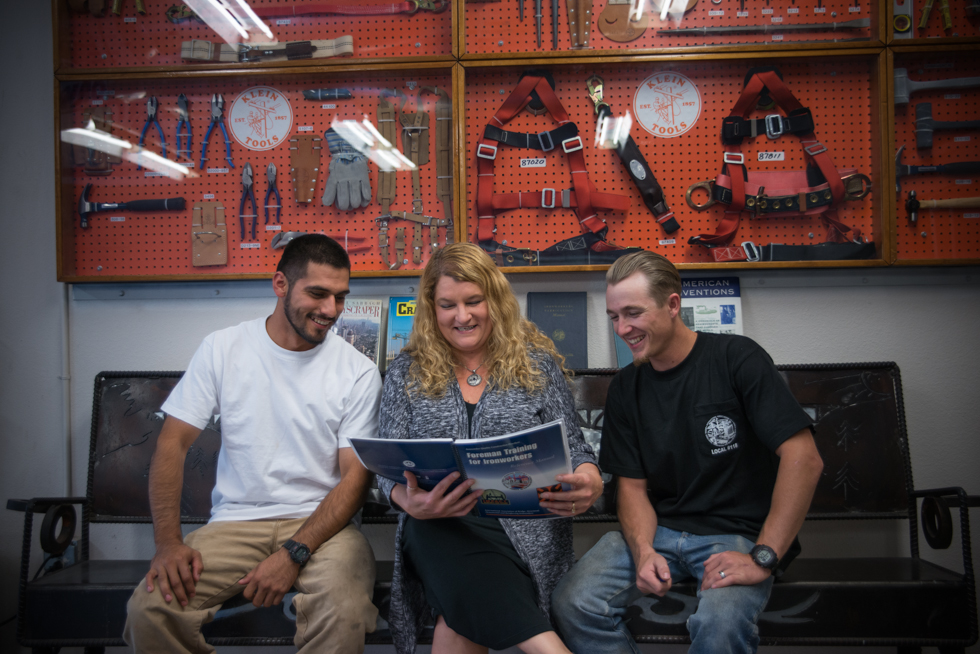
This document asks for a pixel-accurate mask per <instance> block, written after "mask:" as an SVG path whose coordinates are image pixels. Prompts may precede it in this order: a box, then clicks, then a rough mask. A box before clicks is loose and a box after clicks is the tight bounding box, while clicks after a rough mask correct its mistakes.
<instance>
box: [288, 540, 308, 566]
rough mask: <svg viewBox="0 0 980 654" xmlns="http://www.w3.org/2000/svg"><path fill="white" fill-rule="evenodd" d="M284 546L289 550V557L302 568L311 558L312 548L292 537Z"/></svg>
mask: <svg viewBox="0 0 980 654" xmlns="http://www.w3.org/2000/svg"><path fill="white" fill-rule="evenodd" d="M282 548H283V549H284V550H286V551H287V552H289V558H291V559H292V560H293V563H298V564H299V566H300V567H301V568H302V567H303V566H304V565H306V562H307V561H309V560H310V548H309V547H307V546H306V545H304V544H303V543H297V542H296V541H294V540H293V539H291V538H290V539H289V540H287V541H286V542H285V543H283V545H282Z"/></svg>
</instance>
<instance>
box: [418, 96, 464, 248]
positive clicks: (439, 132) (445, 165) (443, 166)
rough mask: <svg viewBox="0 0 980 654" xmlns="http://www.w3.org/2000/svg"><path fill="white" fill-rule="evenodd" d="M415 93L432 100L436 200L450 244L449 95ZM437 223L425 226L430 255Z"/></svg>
mask: <svg viewBox="0 0 980 654" xmlns="http://www.w3.org/2000/svg"><path fill="white" fill-rule="evenodd" d="M419 93H420V94H421V93H433V94H435V95H436V96H437V98H438V99H437V100H436V110H435V112H436V130H435V132H436V197H438V198H439V201H440V202H442V215H443V220H442V221H441V223H438V224H440V225H445V226H446V245H449V244H450V243H452V242H454V241H455V240H456V239H455V235H454V234H453V218H452V216H453V209H452V201H453V103H452V100H451V99H450V97H449V94H448V93H447V92H446V91H444V90H443V89H440V88H438V87H435V86H423V87H422V88H421V89H420V90H419ZM436 227H437V222H436V221H432V222H430V224H429V244H430V246H431V247H432V251H433V252H434V251H435V250H436V249H437V248H438V246H439V242H438V238H437V234H436Z"/></svg>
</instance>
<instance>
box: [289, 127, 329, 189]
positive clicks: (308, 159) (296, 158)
mask: <svg viewBox="0 0 980 654" xmlns="http://www.w3.org/2000/svg"><path fill="white" fill-rule="evenodd" d="M321 143H322V140H321V139H320V137H319V136H317V135H316V134H294V135H293V136H291V137H289V165H290V169H289V170H290V173H291V174H292V176H293V198H295V199H296V201H297V202H299V203H300V204H309V203H310V202H313V194H314V193H316V179H317V176H318V175H319V174H320V150H321V149H322V147H323V146H322V145H321Z"/></svg>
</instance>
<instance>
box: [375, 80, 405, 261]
mask: <svg viewBox="0 0 980 654" xmlns="http://www.w3.org/2000/svg"><path fill="white" fill-rule="evenodd" d="M400 95H401V93H400V92H398V91H397V90H393V89H385V90H383V91H382V92H381V95H380V96H379V97H378V132H380V134H381V136H382V137H384V139H385V140H386V141H388V143H390V144H392V145H394V144H395V143H396V142H397V141H396V134H397V130H396V128H395V105H394V103H393V102H390V101H389V100H388V97H389V96H390V97H398V96H400ZM403 98H404V96H403ZM396 181H397V176H396V174H395V171H394V170H381V169H380V168H379V169H378V204H379V205H381V216H380V217H379V218H377V219H376V220H377V221H378V249H379V251H380V252H381V261H382V262H383V263H384V265H385V266H386V267H388V269H389V270H397V269H398V267H399V266H401V260H402V259H401V257H398V258H396V259H395V263H394V264H391V263H389V262H388V221H389V219H390V217H391V203H392V202H394V200H395V182H396Z"/></svg>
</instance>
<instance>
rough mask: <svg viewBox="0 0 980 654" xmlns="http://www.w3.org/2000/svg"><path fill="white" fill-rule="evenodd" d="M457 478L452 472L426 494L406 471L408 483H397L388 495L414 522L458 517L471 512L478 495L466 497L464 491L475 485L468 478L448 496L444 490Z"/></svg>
mask: <svg viewBox="0 0 980 654" xmlns="http://www.w3.org/2000/svg"><path fill="white" fill-rule="evenodd" d="M458 478H459V473H458V472H454V473H452V474H451V475H449V476H447V477H446V478H445V479H443V480H442V481H440V482H439V483H438V484H436V485H435V487H434V488H433V489H432V490H431V491H425V490H422V489H421V488H419V483H418V480H417V479H416V478H415V475H414V474H412V473H411V472H409V471H408V470H406V471H405V480H406V481H408V484H407V485H402V484H397V485H396V486H395V488H394V490H392V492H391V496H392V498H393V499H394V500H395V501H396V502H397V503H398V506H400V507H402V508H403V509H404V510H405V512H406V513H408V515H410V516H412V517H413V518H415V519H416V520H432V519H434V518H459V517H461V516H464V515H466V514H467V513H469V512H470V511H472V510H473V507H474V506H476V502H477V500H479V499H480V494H479V493H470V494H469V495H466V492H467V491H469V490H470V488H472V487H473V484H475V483H476V480H475V479H467V480H466V481H464V482H463V483H461V484H460V485H459V486H457V487H456V488H454V489H453V490H452V492H450V493H447V492H446V491H447V490H449V487H450V486H451V485H452V483H453V482H454V481H456V479H458Z"/></svg>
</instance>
